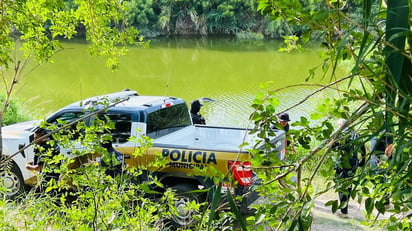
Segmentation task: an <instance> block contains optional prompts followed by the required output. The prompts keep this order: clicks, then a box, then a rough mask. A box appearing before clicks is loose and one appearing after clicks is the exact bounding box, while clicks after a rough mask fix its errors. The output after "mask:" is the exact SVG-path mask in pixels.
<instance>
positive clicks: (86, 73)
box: [17, 38, 325, 127]
mask: <svg viewBox="0 0 412 231" xmlns="http://www.w3.org/2000/svg"><path fill="white" fill-rule="evenodd" d="M281 43H282V41H276V40H262V41H243V40H236V39H234V38H207V39H201V38H175V39H157V40H153V41H152V42H151V45H150V48H139V47H129V52H128V54H127V55H126V56H125V57H121V58H120V69H119V70H117V71H114V72H113V71H111V70H110V69H109V68H107V67H105V66H104V63H105V60H104V58H102V57H91V56H90V55H88V53H87V45H86V44H85V43H84V42H63V43H62V45H63V48H64V49H63V50H62V51H61V52H59V53H57V54H56V55H55V56H53V62H52V63H46V64H42V65H40V66H38V67H37V68H35V69H32V67H33V66H34V63H33V62H32V64H31V67H29V68H27V69H26V71H25V74H24V77H23V79H22V81H21V83H20V84H19V86H18V88H17V89H18V91H17V94H18V95H19V96H20V97H21V98H23V100H24V101H25V102H26V104H27V106H28V107H30V108H35V110H36V111H39V113H40V115H41V116H47V115H49V114H50V113H52V112H53V111H55V110H57V109H59V108H61V107H63V106H65V105H67V104H69V103H71V102H74V101H77V100H80V99H83V98H86V97H90V96H95V95H102V94H106V93H111V92H116V91H120V90H122V89H124V88H129V89H131V90H136V91H137V92H138V93H139V94H141V95H168V96H176V97H181V98H183V99H185V100H186V101H187V102H190V101H191V100H193V99H197V98H200V97H209V98H212V99H214V100H215V101H214V102H207V103H204V106H203V108H202V110H201V113H202V115H203V116H204V117H205V118H206V121H207V124H208V125H224V126H240V127H243V126H246V125H247V123H248V118H249V115H250V113H251V112H252V111H253V109H252V108H251V106H250V105H251V103H252V100H253V99H254V98H255V96H256V94H258V93H259V92H260V91H262V89H261V88H260V85H261V84H262V83H265V82H267V81H273V82H274V86H275V88H281V87H285V86H288V85H292V84H299V83H304V79H305V78H306V77H307V76H308V70H309V69H311V68H313V67H315V66H319V65H320V64H321V62H322V60H321V58H319V55H318V53H319V51H320V50H319V49H317V48H310V49H307V50H306V52H304V53H297V52H296V53H281V52H279V51H278V48H279V47H280V45H281ZM313 82H321V80H320V75H319V77H318V78H317V79H314V81H313ZM314 90H315V88H313V87H297V88H290V89H287V90H283V91H281V92H279V93H278V95H277V96H278V98H279V99H280V101H281V104H280V106H279V108H278V109H277V111H280V110H283V109H285V108H287V107H289V106H291V105H293V104H295V103H297V102H299V101H301V100H302V99H303V98H304V97H305V96H306V95H307V94H309V93H310V92H312V91H314ZM324 97H325V95H323V93H322V94H320V95H315V97H314V98H313V99H312V100H311V101H309V102H307V103H305V104H303V105H301V106H299V107H297V108H295V109H293V110H291V111H290V112H289V114H290V116H291V118H292V120H296V119H298V118H299V117H300V116H301V115H308V114H309V113H310V112H311V111H312V110H314V108H315V107H316V102H318V101H319V99H322V98H324Z"/></svg>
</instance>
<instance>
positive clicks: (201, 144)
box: [0, 90, 285, 222]
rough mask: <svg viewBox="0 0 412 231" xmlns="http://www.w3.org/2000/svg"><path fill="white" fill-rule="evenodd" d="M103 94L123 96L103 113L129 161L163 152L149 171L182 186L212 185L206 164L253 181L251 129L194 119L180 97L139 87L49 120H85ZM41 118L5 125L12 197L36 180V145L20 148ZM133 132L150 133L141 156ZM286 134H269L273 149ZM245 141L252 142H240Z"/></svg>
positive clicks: (6, 180) (5, 176) (4, 176)
mask: <svg viewBox="0 0 412 231" xmlns="http://www.w3.org/2000/svg"><path fill="white" fill-rule="evenodd" d="M102 100H109V101H110V102H114V101H115V100H121V102H120V103H117V104H115V105H114V106H112V107H109V108H108V109H107V110H104V111H103V112H102V113H104V115H105V116H107V117H109V118H110V120H111V121H113V122H115V129H114V130H113V131H112V136H113V146H114V147H115V149H116V150H118V151H120V152H121V153H122V154H124V155H126V156H129V157H130V158H128V159H125V162H126V165H127V166H143V165H147V164H148V163H149V162H150V161H153V159H154V156H155V154H156V153H157V154H161V156H162V158H166V160H167V161H168V164H167V165H166V167H163V168H161V169H158V168H156V169H152V170H153V171H150V174H157V176H158V178H159V179H160V180H161V182H162V183H163V184H164V185H165V186H168V187H173V188H175V189H176V190H180V191H192V190H196V189H199V188H209V187H211V186H213V181H212V180H210V179H206V177H204V176H198V175H197V174H196V169H204V170H207V169H211V168H212V167H213V168H214V169H216V170H218V171H220V172H221V173H223V174H227V173H229V176H230V177H232V179H234V180H236V181H237V184H236V185H238V186H240V187H242V188H248V187H249V186H251V185H252V184H253V177H252V170H251V169H250V168H248V167H250V166H251V155H250V153H248V152H247V151H246V150H248V149H251V148H253V145H254V144H255V143H256V140H257V139H258V138H257V137H256V136H255V135H250V134H249V131H248V130H247V129H245V128H234V127H217V126H206V125H193V124H192V120H191V116H190V113H189V109H188V106H187V104H186V102H185V101H184V100H183V99H180V98H176V97H164V96H141V95H138V94H137V92H135V91H130V90H126V91H121V92H117V93H112V94H108V95H102V96H96V97H92V98H87V99H85V100H82V101H79V102H76V103H73V104H70V105H68V106H66V107H64V108H62V109H60V110H58V111H57V112H56V113H54V114H53V115H51V116H50V117H48V118H47V119H46V121H47V122H48V123H51V124H56V123H57V122H58V121H65V122H67V123H70V122H72V121H75V120H77V119H79V118H85V119H84V120H85V122H86V123H87V121H88V120H91V119H92V118H93V117H87V118H86V117H85V114H87V113H90V110H86V108H90V107H91V106H93V107H92V108H93V110H95V111H96V110H98V108H99V104H98V102H100V101H102ZM38 124H39V121H30V122H24V123H19V124H14V125H10V126H5V127H3V128H2V138H3V140H2V141H3V150H4V151H3V154H4V155H5V156H6V157H7V156H10V157H11V155H13V154H14V155H13V156H12V160H11V167H10V168H9V169H8V170H6V169H4V168H3V169H0V177H1V179H0V180H1V183H2V185H3V187H5V188H6V190H7V191H6V193H7V196H8V197H10V198H12V197H14V196H16V195H18V194H20V193H21V192H22V191H23V190H24V189H25V188H26V186H27V185H32V184H33V183H34V182H36V180H35V175H33V173H32V172H30V171H28V170H27V169H26V168H25V165H26V163H27V162H31V161H33V158H34V151H33V146H30V147H29V148H26V149H24V151H22V150H21V149H22V147H24V146H27V145H28V144H30V143H31V142H32V139H33V138H30V137H32V136H33V131H34V129H36V127H37V126H38ZM131 136H133V137H141V136H147V137H150V138H151V139H153V146H152V147H150V148H148V149H147V150H145V153H143V155H141V156H135V155H132V154H133V152H134V151H135V150H136V148H138V147H139V144H136V142H133V141H131V140H130V139H129V138H130V137H131ZM284 139H285V135H284V132H283V131H276V136H274V137H273V139H272V140H271V142H272V143H274V144H276V147H277V148H276V150H274V151H276V152H277V151H279V150H282V149H283V144H284ZM244 142H247V143H248V145H247V146H243V147H242V148H240V145H241V144H242V143H244ZM60 151H61V153H62V154H63V155H68V156H70V155H71V152H72V151H73V150H69V149H64V148H63V147H61V149H60ZM234 191H239V190H234ZM181 201H182V202H183V201H185V200H181ZM177 206H179V205H177ZM178 222H179V221H178ZM182 222H183V221H182Z"/></svg>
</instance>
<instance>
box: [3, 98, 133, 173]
mask: <svg viewBox="0 0 412 231" xmlns="http://www.w3.org/2000/svg"><path fill="white" fill-rule="evenodd" d="M127 100H129V98H124V99H122V100H120V101H117V102H114V103H112V104H109V105H107V106H106V107H104V108H102V109H99V110H97V111H94V112H92V113H90V114H87V115H85V116H83V117H81V118H79V119H77V120H75V121H73V122H70V123H68V124H66V125H64V126H62V127H59V128H57V129H54V130H53V131H51V132H50V133H47V134H46V135H44V136H42V137H39V138H38V139H36V140H34V141H33V142H31V143H30V144H28V145H26V146H24V147H23V148H21V149H20V150H18V151H17V152H15V153H13V154H12V155H9V156H8V157H7V158H5V159H4V160H0V164H1V165H3V164H5V163H7V162H9V161H10V160H11V159H12V158H13V157H14V156H16V155H17V154H19V153H21V152H22V151H24V150H26V149H27V148H28V147H30V146H32V145H33V144H34V143H35V141H37V140H41V139H44V138H46V137H49V136H51V135H53V134H55V133H57V132H59V131H61V130H64V129H66V128H68V127H70V126H72V125H74V124H76V123H78V122H79V121H82V120H84V119H87V118H89V117H92V116H94V115H96V114H98V113H100V112H102V111H105V110H107V109H108V108H111V107H114V106H116V105H117V104H119V103H123V102H125V101H127Z"/></svg>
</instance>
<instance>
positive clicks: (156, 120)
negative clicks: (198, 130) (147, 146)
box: [146, 104, 192, 139]
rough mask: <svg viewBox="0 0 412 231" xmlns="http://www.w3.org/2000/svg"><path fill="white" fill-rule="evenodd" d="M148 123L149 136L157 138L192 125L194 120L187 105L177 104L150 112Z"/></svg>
mask: <svg viewBox="0 0 412 231" xmlns="http://www.w3.org/2000/svg"><path fill="white" fill-rule="evenodd" d="M146 124H147V136H149V137H150V138H152V139H155V138H158V137H161V136H164V135H167V134H170V133H171V132H174V131H177V130H179V129H182V128H184V127H187V126H189V125H192V121H191V119H190V115H189V109H188V108H187V105H186V104H177V105H174V106H171V107H166V108H163V109H161V110H158V111H154V112H152V113H149V114H148V115H147V121H146Z"/></svg>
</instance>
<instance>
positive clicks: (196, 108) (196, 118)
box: [190, 99, 206, 125]
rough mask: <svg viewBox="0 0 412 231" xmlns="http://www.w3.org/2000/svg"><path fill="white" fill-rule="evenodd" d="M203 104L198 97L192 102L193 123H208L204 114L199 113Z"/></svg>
mask: <svg viewBox="0 0 412 231" xmlns="http://www.w3.org/2000/svg"><path fill="white" fill-rule="evenodd" d="M202 106H203V104H201V103H200V101H199V100H198V99H196V100H193V101H192V102H191V103H190V115H191V117H192V122H193V124H203V125H205V124H206V120H205V118H203V116H202V115H201V114H200V113H199V112H200V108H201V107H202Z"/></svg>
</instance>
